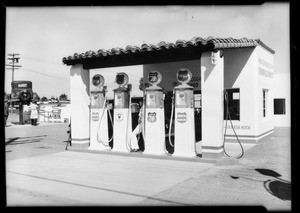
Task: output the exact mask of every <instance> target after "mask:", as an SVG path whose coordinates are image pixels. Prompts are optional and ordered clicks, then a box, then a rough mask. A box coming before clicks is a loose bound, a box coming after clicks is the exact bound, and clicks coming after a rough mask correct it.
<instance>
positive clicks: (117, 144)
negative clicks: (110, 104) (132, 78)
mask: <svg viewBox="0 0 300 213" xmlns="http://www.w3.org/2000/svg"><path fill="white" fill-rule="evenodd" d="M115 81H116V83H117V84H118V85H119V88H117V89H115V90H114V146H113V151H118V152H130V151H131V146H130V136H131V132H132V127H131V98H130V91H131V84H128V81H129V78H128V75H127V74H126V73H123V72H122V73H118V74H117V75H116V79H115ZM127 84H128V85H127ZM126 85H127V88H126Z"/></svg>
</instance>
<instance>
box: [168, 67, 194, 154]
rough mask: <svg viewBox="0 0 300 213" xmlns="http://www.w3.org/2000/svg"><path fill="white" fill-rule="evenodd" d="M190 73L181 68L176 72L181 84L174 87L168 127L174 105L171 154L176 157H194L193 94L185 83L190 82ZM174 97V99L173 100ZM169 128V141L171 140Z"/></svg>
mask: <svg viewBox="0 0 300 213" xmlns="http://www.w3.org/2000/svg"><path fill="white" fill-rule="evenodd" d="M191 78H192V73H191V71H189V70H188V69H185V68H182V69H180V70H178V72H177V80H178V81H179V82H180V83H181V85H179V86H176V87H174V90H173V104H172V111H171V120H170V125H169V126H170V127H171V126H172V118H173V113H174V107H175V119H174V120H175V121H174V122H175V131H174V140H175V147H174V153H173V155H172V156H178V157H195V156H196V148H195V123H194V120H195V118H194V94H193V87H192V86H189V85H188V84H187V83H189V82H190V80H191ZM174 98H175V100H174ZM170 131H171V128H169V142H170V145H171V146H174V144H172V142H171V138H170V133H171V132H170Z"/></svg>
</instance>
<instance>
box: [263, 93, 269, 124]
mask: <svg viewBox="0 0 300 213" xmlns="http://www.w3.org/2000/svg"><path fill="white" fill-rule="evenodd" d="M267 109H268V90H266V89H263V117H264V118H265V117H267V113H268V112H267Z"/></svg>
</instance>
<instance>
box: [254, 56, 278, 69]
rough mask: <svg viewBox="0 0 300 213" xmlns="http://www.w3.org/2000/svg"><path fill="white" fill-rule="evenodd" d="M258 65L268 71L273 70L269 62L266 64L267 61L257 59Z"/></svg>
mask: <svg viewBox="0 0 300 213" xmlns="http://www.w3.org/2000/svg"><path fill="white" fill-rule="evenodd" d="M258 63H259V64H260V65H262V66H264V67H267V68H269V69H273V68H274V67H273V65H272V64H271V63H270V62H267V61H265V60H264V59H262V58H259V59H258Z"/></svg>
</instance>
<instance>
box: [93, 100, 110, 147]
mask: <svg viewBox="0 0 300 213" xmlns="http://www.w3.org/2000/svg"><path fill="white" fill-rule="evenodd" d="M105 105H106V95H105V97H104V101H103V107H102V114H101V118H100V122H99V126H98V131H97V140H98V141H99V142H101V143H102V144H103V145H104V146H107V147H109V142H111V140H112V139H113V137H114V134H113V135H112V137H111V138H110V139H109V140H108V141H104V140H102V138H101V136H99V129H100V125H101V123H102V119H103V116H104V113H105ZM108 114H109V118H110V121H111V125H112V128H114V126H113V121H112V117H111V113H110V111H109V110H108Z"/></svg>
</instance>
